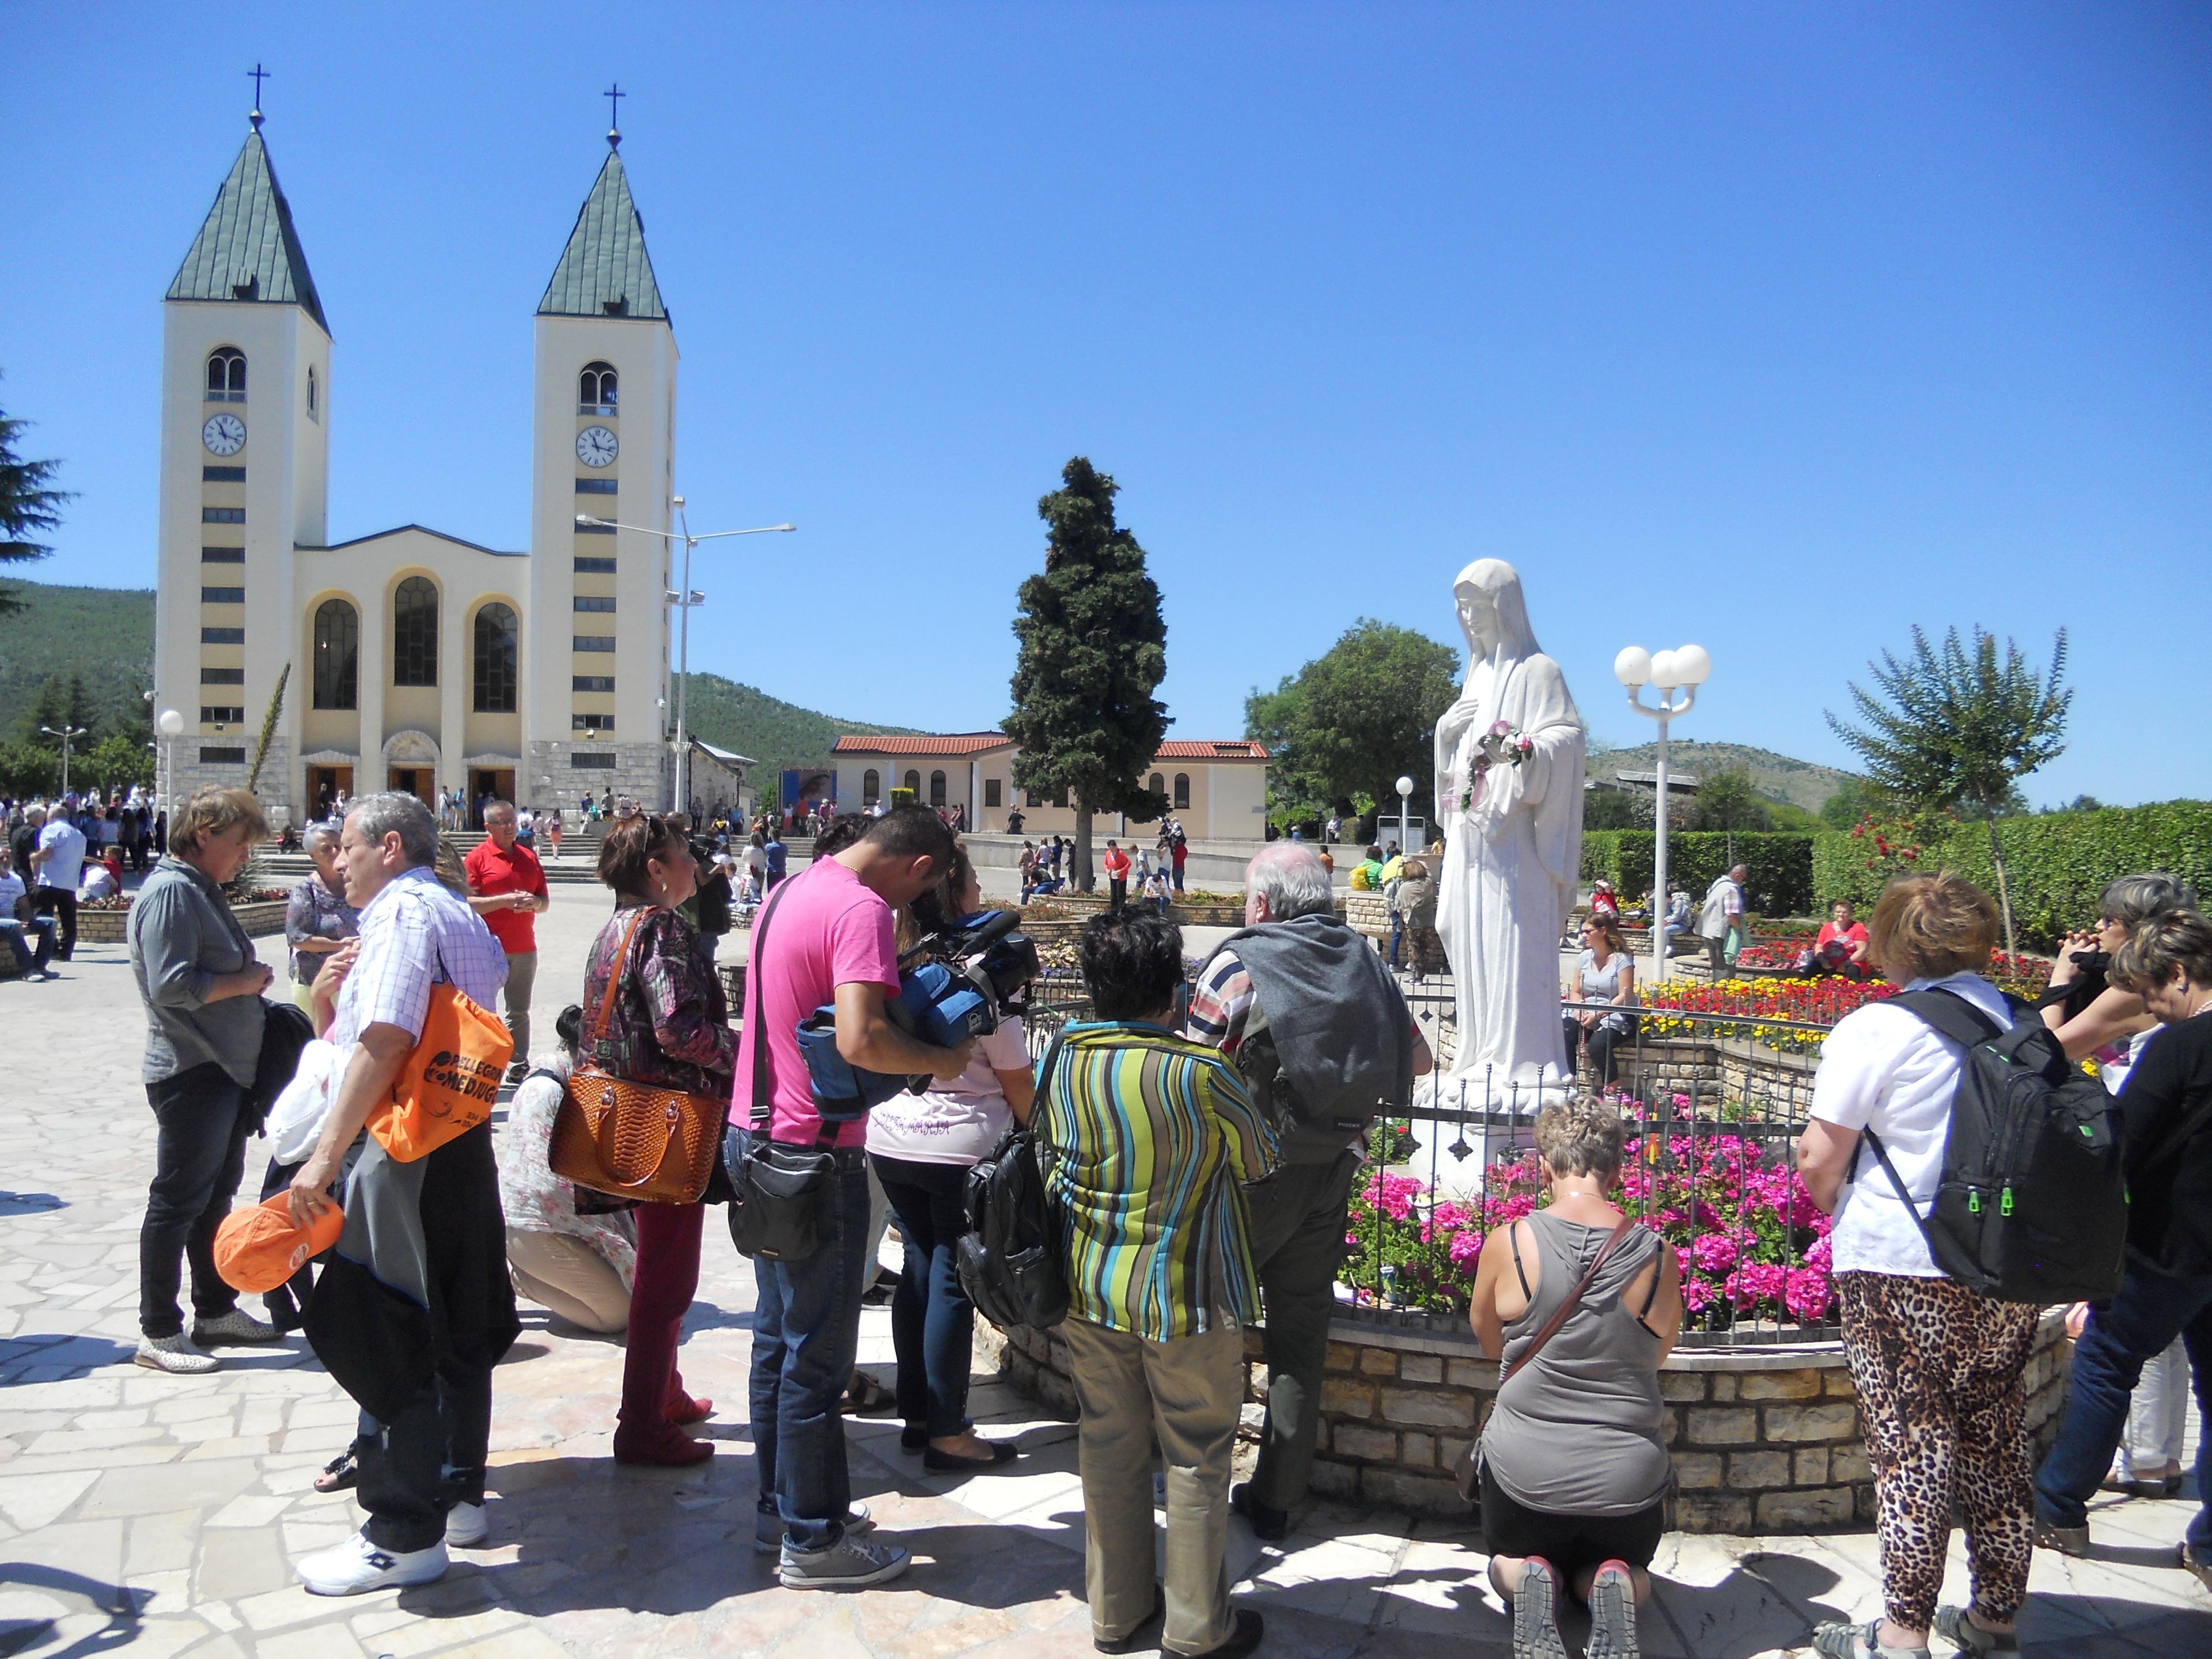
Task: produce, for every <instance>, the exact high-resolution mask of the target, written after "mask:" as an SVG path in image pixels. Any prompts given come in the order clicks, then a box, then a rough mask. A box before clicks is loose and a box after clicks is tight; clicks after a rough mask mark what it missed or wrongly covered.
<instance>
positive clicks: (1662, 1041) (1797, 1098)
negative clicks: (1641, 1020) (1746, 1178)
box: [1615, 1036, 1820, 1119]
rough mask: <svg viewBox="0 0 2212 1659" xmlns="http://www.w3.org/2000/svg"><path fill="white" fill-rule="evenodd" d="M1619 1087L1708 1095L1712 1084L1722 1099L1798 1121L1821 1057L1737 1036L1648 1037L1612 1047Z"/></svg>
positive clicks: (1641, 1092)
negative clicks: (1766, 1107) (1782, 1112)
mask: <svg viewBox="0 0 2212 1659" xmlns="http://www.w3.org/2000/svg"><path fill="white" fill-rule="evenodd" d="M1615 1054H1616V1056H1617V1058H1618V1060H1619V1062H1620V1073H1619V1079H1620V1084H1621V1085H1622V1086H1623V1087H1625V1088H1627V1089H1629V1090H1631V1091H1633V1092H1634V1093H1636V1094H1638V1096H1640V1097H1644V1098H1646V1099H1648V1098H1650V1093H1651V1091H1653V1090H1663V1089H1668V1088H1672V1089H1674V1090H1675V1091H1678V1092H1680V1093H1682V1094H1692V1093H1696V1094H1698V1095H1699V1097H1700V1098H1709V1097H1711V1095H1712V1093H1713V1091H1714V1089H1715V1088H1716V1086H1717V1087H1718V1089H1719V1091H1720V1094H1721V1097H1722V1098H1723V1099H1726V1100H1732V1101H1743V1102H1747V1103H1753V1104H1756V1105H1767V1104H1771V1105H1772V1106H1774V1107H1775V1108H1777V1109H1778V1110H1785V1111H1786V1112H1787V1114H1788V1115H1790V1117H1792V1118H1797V1119H1802V1117H1803V1116H1804V1115H1805V1112H1806V1109H1807V1108H1808V1107H1810V1106H1811V1105H1812V1103H1813V1074H1814V1073H1815V1072H1816V1071H1817V1070H1819V1068H1820V1056H1819V1055H1818V1054H1784V1053H1782V1052H1781V1051H1780V1050H1778V1049H1775V1048H1768V1047H1766V1045H1765V1044H1764V1043H1759V1042H1741V1041H1739V1040H1737V1039H1735V1038H1732V1037H1729V1038H1718V1039H1715V1038H1700V1037H1652V1036H1646V1037H1644V1039H1643V1042H1642V1046H1641V1047H1640V1048H1639V1047H1638V1046H1636V1045H1634V1044H1631V1045H1630V1046H1628V1047H1626V1048H1620V1049H1618V1050H1616V1051H1615Z"/></svg>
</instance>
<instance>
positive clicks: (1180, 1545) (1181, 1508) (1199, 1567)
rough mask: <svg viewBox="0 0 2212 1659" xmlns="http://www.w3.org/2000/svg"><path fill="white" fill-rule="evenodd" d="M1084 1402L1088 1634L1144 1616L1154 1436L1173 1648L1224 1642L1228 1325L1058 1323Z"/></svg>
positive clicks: (1233, 1359) (1239, 1384)
mask: <svg viewBox="0 0 2212 1659" xmlns="http://www.w3.org/2000/svg"><path fill="white" fill-rule="evenodd" d="M1060 1330H1061V1334H1063V1335H1065V1336H1066V1338H1067V1357H1068V1363H1069V1370H1070V1371H1071V1372H1072V1374H1073V1381H1074V1383H1075V1398H1076V1402H1077V1404H1078V1405H1079V1406H1080V1407H1081V1408H1082V1412H1083V1426H1082V1429H1081V1431H1080V1440H1079V1446H1080V1453H1081V1463H1082V1468H1083V1509H1084V1520H1085V1549H1084V1579H1085V1588H1086V1592H1087V1595H1088V1596H1089V1599H1090V1602H1091V1635H1092V1637H1093V1638H1096V1639H1098V1640H1101V1641H1115V1640H1119V1639H1120V1638H1122V1637H1125V1636H1127V1634H1128V1633H1129V1632H1131V1631H1133V1630H1134V1629H1135V1628H1136V1627H1137V1626H1139V1625H1140V1624H1142V1623H1144V1621H1145V1620H1146V1619H1148V1618H1150V1617H1151V1616H1152V1601H1153V1585H1154V1582H1155V1581H1154V1579H1153V1577H1152V1440H1153V1437H1154V1436H1155V1435H1157V1436H1158V1439H1159V1448H1160V1455H1161V1461H1162V1462H1163V1463H1164V1464H1165V1466H1166V1470H1167V1497H1168V1506H1167V1520H1168V1545H1167V1584H1166V1590H1167V1609H1168V1611H1167V1626H1166V1628H1165V1630H1164V1631H1163V1632H1162V1633H1161V1635H1162V1644H1163V1645H1164V1648H1165V1649H1166V1650H1167V1651H1169V1652H1170V1653H1183V1654H1195V1653H1204V1652H1206V1650H1208V1649H1210V1648H1215V1647H1218V1646H1219V1645H1220V1644H1222V1643H1224V1642H1225V1641H1227V1640H1228V1639H1229V1635H1230V1632H1231V1629H1232V1628H1233V1626H1232V1625H1231V1620H1230V1617H1229V1566H1228V1559H1227V1556H1228V1547H1229V1458H1230V1454H1231V1451H1232V1450H1233V1449H1235V1446H1236V1443H1237V1408H1238V1407H1240V1406H1242V1405H1243V1396H1244V1364H1243V1361H1244V1333H1243V1331H1242V1330H1241V1329H1239V1328H1237V1327H1235V1326H1233V1325H1232V1326H1231V1327H1230V1328H1228V1329H1226V1330H1217V1331H1208V1332H1206V1334H1204V1335H1202V1336H1191V1337H1185V1338H1183V1339H1182V1340H1180V1341H1176V1342H1148V1341H1146V1340H1145V1339H1144V1338H1142V1337H1139V1336H1132V1335H1130V1334H1128V1333H1127V1332H1126V1331H1113V1330H1109V1329H1107V1328H1105V1327H1104V1326H1103V1325H1094V1324H1091V1322H1089V1321H1087V1320H1082V1319H1070V1320H1069V1321H1068V1322H1066V1324H1065V1325H1063V1326H1061V1327H1060Z"/></svg>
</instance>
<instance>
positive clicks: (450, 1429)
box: [290, 793, 520, 1595]
mask: <svg viewBox="0 0 2212 1659" xmlns="http://www.w3.org/2000/svg"><path fill="white" fill-rule="evenodd" d="M437 854H438V826H437V823H436V820H435V819H434V818H433V817H431V816H430V809H429V808H428V807H427V806H425V805H423V804H422V802H421V801H420V800H418V799H416V798H415V797H414V796H413V795H410V794H404V793H387V794H377V795H368V796H364V797H363V798H362V799H360V800H357V801H356V802H355V803H354V804H353V805H352V806H351V807H350V808H349V810H348V811H347V813H346V819H345V828H344V830H343V834H342V835H341V836H340V837H339V842H338V868H339V871H340V873H341V874H342V875H343V878H344V881H345V890H346V900H347V902H349V903H350V904H352V905H353V906H355V907H356V908H357V909H358V910H359V911H360V912H361V935H360V937H359V938H358V939H354V940H350V941H349V942H348V943H347V944H346V945H343V946H342V947H341V948H340V949H339V950H337V951H334V952H333V953H332V954H331V963H330V966H329V967H328V968H326V969H325V970H324V972H323V973H322V974H321V975H319V977H318V978H317V980H316V981H315V993H314V1002H315V1011H314V1012H315V1024H316V1025H317V1027H318V1029H319V1030H320V1032H321V1034H322V1035H323V1036H325V1038H327V1039H328V1040H329V1041H330V1042H333V1043H336V1044H337V1045H339V1046H341V1047H343V1046H344V1045H347V1044H349V1043H350V1044H352V1045H354V1049H353V1054H352V1056H351V1058H350V1060H349V1061H348V1062H347V1065H346V1068H345V1071H344V1073H343V1077H342V1078H341V1079H340V1081H339V1083H338V1084H337V1097H336V1099H335V1100H334V1101H333V1102H332V1103H331V1109H330V1115H329V1116H328V1117H327V1118H326V1119H325V1121H324V1123H323V1133H322V1136H321V1139H319V1141H318V1142H317V1143H316V1146H315V1149H314V1151H313V1152H311V1153H310V1154H308V1157H307V1162H306V1163H305V1164H301V1166H300V1169H299V1172H298V1173H297V1174H296V1175H295V1176H294V1177H293V1181H292V1187H291V1193H290V1205H291V1212H292V1218H293V1220H294V1222H295V1224H297V1225H301V1226H306V1225H308V1224H309V1223H310V1222H311V1221H313V1218H315V1217H317V1216H319V1215H320V1214H321V1213H323V1212H325V1211H326V1210H328V1209H329V1208H331V1203H332V1200H331V1193H330V1188H331V1184H332V1182H336V1181H337V1180H338V1179H339V1177H340V1175H341V1173H342V1172H343V1173H344V1174H345V1176H346V1182H347V1184H346V1198H345V1206H344V1208H345V1212H346V1220H347V1225H346V1231H345V1233H344V1235H343V1237H341V1238H340V1239H339V1242H338V1244H337V1249H336V1252H335V1254H334V1255H333V1256H332V1258H331V1261H330V1263H329V1265H328V1266H326V1267H325V1269H324V1272H323V1276H322V1278H321V1279H320V1280H319V1283H318V1284H317V1286H316V1292H315V1297H314V1300H313V1302H311V1303H310V1304H309V1306H308V1315H307V1319H308V1335H309V1338H310V1340H312V1341H313V1343H314V1346H315V1349H316V1352H317V1355H318V1357H319V1358H322V1359H323V1360H324V1363H325V1364H327V1365H329V1366H330V1368H331V1372H332V1374H333V1375H334V1376H337V1377H338V1379H339V1380H340V1382H341V1383H343V1385H344V1386H345V1388H346V1389H347V1391H348V1392H349V1393H350V1394H352V1395H354V1396H355V1398H356V1400H358V1401H361V1402H362V1406H363V1407H364V1410H365V1413H367V1414H368V1415H370V1416H373V1418H374V1419H375V1421H374V1425H364V1432H363V1434H362V1438H361V1439H360V1440H359V1441H358V1442H357V1443H356V1450H357V1453H358V1455H359V1457H360V1463H361V1477H360V1486H359V1490H358V1493H357V1496H358V1497H359V1498H360V1500H361V1505H362V1508H363V1509H365V1510H368V1524H367V1525H366V1526H364V1527H363V1528H362V1530H361V1531H360V1532H358V1533H356V1534H354V1535H353V1536H352V1537H350V1538H349V1539H347V1540H346V1541H344V1542H343V1543H342V1544H339V1545H337V1546H336V1547H332V1548H331V1549H327V1550H323V1551H320V1552H319V1553H315V1554H313V1555H310V1556H308V1557H307V1558H306V1559H303V1560H302V1561H301V1562H300V1563H299V1565H298V1572H299V1575H300V1577H301V1582H302V1583H305V1584H306V1585H307V1589H309V1590H311V1591H313V1593H314V1594H316V1595H359V1594H361V1593H362V1592H363V1591H367V1590H373V1589H382V1588H384V1587H386V1585H392V1584H400V1585H406V1584H422V1583H429V1582H430V1581H431V1580H433V1579H435V1578H437V1577H441V1576H442V1575H443V1574H444V1572H445V1571H446V1567H447V1553H446V1550H447V1545H448V1544H449V1543H450V1544H454V1545H459V1546H462V1547H468V1546H472V1545H477V1544H481V1543H482V1542H483V1541H484V1538H485V1537H486V1536H487V1535H488V1534H489V1530H490V1528H489V1523H488V1522H486V1520H485V1518H484V1513H483V1475H484V1471H483V1465H484V1458H485V1453H486V1449H487V1447H488V1445H489V1440H490V1435H491V1371H492V1367H493V1366H494V1365H495V1364H498V1362H499V1358H500V1356H501V1355H502V1354H503V1353H505V1352H507V1346H508V1345H509V1344H510V1343H512V1342H513V1340H514V1336H515V1333H516V1332H517V1331H518V1330H519V1329H520V1326H519V1324H518V1323H517V1322H516V1319H515V1316H514V1291H513V1285H511V1283H510V1282H509V1280H508V1278H507V1243H506V1225H505V1222H504V1220H503V1218H502V1217H501V1212H500V1206H499V1171H498V1169H497V1166H496V1165H495V1164H494V1163H493V1161H492V1146H491V1125H490V1124H489V1122H486V1123H480V1124H478V1125H477V1127H475V1128H473V1129H471V1130H469V1131H468V1132H467V1133H465V1134H462V1135H460V1136H459V1137H457V1138H456V1139H453V1140H449V1141H447V1143H446V1144H445V1145H444V1146H441V1147H439V1148H438V1149H437V1150H436V1151H435V1152H431V1153H430V1154H429V1155H428V1157H425V1158H421V1159H418V1160H416V1161H415V1162H413V1163H408V1164H401V1163H397V1162H395V1161H394V1160H392V1158H389V1157H388V1156H387V1155H386V1153H385V1152H384V1151H383V1149H382V1148H381V1147H380V1146H377V1145H375V1143H374V1142H373V1141H371V1142H368V1143H366V1145H365V1146H364V1149H363V1150H362V1152H360V1153H359V1155H358V1156H357V1157H356V1158H355V1159H354V1162H353V1163H352V1164H351V1165H350V1167H348V1166H347V1162H346V1161H347V1158H348V1155H349V1152H351V1150H352V1148H353V1146H354V1144H355V1142H356V1139H361V1136H362V1127H363V1126H364V1125H365V1124H367V1122H368V1118H369V1115H370V1113H371V1112H372V1111H373V1110H374V1108H375V1107H376V1105H377V1103H379V1102H380V1101H383V1100H386V1099H388V1098H389V1097H390V1096H391V1092H392V1083H393V1082H394V1080H395V1079H397V1078H398V1075H399V1072H400V1067H401V1066H403V1065H404V1063H405V1062H406V1060H407V1057H408V1056H409V1055H410V1054H411V1053H413V1052H414V1048H415V1045H416V1042H417V1041H418V1039H420V1037H421V1036H422V1027H423V1024H424V1022H425V1020H426V1019H427V1018H428V1012H429V1006H430V989H431V987H432V986H433V985H434V984H435V983H438V982H439V981H447V982H450V983H452V984H453V985H454V986H456V987H459V989H460V991H461V992H462V993H463V994H465V995H466V996H467V997H468V998H469V999H470V1000H472V1001H474V1002H476V1003H477V1004H478V1005H479V1006H483V1007H486V1008H489V1007H491V1006H494V1000H495V998H496V997H497V996H498V994H499V990H500V987H501V985H502V984H504V983H505V982H506V980H507V957H506V954H505V952H504V951H501V948H500V945H499V942H498V941H497V940H496V939H494V938H493V937H492V936H491V933H490V931H489V929H488V928H486V927H485V926H484V924H483V920H482V918H480V917H478V916H477V915H476V914H475V912H474V911H472V910H471V908H469V904H468V901H467V899H466V898H465V897H463V896H460V895H458V894H455V893H453V892H449V891H448V890H447V889H446V888H445V887H444V886H442V885H441V884H440V883H439V881H438V878H437V877H436V875H435V873H434V872H433V870H432V864H433V861H434V860H435V859H436V857H437ZM371 1402H374V1407H373V1408H372V1406H371Z"/></svg>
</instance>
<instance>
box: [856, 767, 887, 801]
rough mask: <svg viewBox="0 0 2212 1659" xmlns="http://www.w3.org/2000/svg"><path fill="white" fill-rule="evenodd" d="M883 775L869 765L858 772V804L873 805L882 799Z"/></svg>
mask: <svg viewBox="0 0 2212 1659" xmlns="http://www.w3.org/2000/svg"><path fill="white" fill-rule="evenodd" d="M883 794H884V775H883V774H882V773H880V772H878V771H877V770H876V769H875V768H874V767H872V766H871V767H870V768H869V769H867V770H866V771H865V772H863V773H861V774H860V805H863V806H873V805H875V804H876V803H877V802H878V800H881V799H883Z"/></svg>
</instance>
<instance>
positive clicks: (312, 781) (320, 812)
mask: <svg viewBox="0 0 2212 1659" xmlns="http://www.w3.org/2000/svg"><path fill="white" fill-rule="evenodd" d="M340 795H344V796H346V797H347V798H348V799H350V798H351V797H352V795H353V768H351V767H350V766H311V767H309V768H308V769H307V803H308V805H310V806H312V807H313V809H314V813H315V817H317V818H319V819H320V818H326V817H329V816H330V814H331V804H332V803H333V802H334V801H335V800H336V799H337V797H339V796H340Z"/></svg>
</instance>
